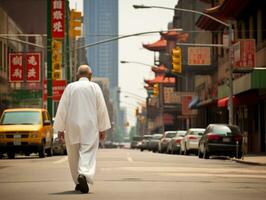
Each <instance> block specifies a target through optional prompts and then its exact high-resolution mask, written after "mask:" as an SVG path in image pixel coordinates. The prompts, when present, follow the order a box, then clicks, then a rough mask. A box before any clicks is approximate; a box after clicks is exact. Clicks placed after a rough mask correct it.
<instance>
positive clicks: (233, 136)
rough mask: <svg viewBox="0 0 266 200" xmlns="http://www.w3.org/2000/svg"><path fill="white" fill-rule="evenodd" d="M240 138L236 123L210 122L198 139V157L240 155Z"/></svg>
mask: <svg viewBox="0 0 266 200" xmlns="http://www.w3.org/2000/svg"><path fill="white" fill-rule="evenodd" d="M242 139H243V136H242V134H241V132H240V129H239V127H238V126H236V125H228V124H210V125H208V127H207V128H206V130H205V132H204V134H203V136H202V138H201V139H200V141H199V150H198V156H199V158H205V159H208V158H209V157H210V156H211V155H222V156H230V157H237V158H241V157H242V154H243V152H242Z"/></svg>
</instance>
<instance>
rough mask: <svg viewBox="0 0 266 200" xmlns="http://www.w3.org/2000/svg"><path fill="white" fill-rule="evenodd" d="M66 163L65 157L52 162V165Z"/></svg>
mask: <svg viewBox="0 0 266 200" xmlns="http://www.w3.org/2000/svg"><path fill="white" fill-rule="evenodd" d="M66 161H67V156H65V157H63V158H61V159H60V160H57V161H54V162H53V163H54V164H60V163H63V162H66Z"/></svg>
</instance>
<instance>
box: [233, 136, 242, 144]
mask: <svg viewBox="0 0 266 200" xmlns="http://www.w3.org/2000/svg"><path fill="white" fill-rule="evenodd" d="M234 139H235V141H238V142H242V135H235V136H234Z"/></svg>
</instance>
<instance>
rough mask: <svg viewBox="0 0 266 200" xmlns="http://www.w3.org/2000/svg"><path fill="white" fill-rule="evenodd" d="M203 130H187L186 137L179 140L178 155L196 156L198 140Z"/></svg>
mask: <svg viewBox="0 0 266 200" xmlns="http://www.w3.org/2000/svg"><path fill="white" fill-rule="evenodd" d="M204 131H205V129H204V128H190V129H188V130H187V133H186V135H185V136H184V138H183V139H182V140H181V143H180V144H181V148H180V154H181V155H183V154H185V155H189V154H190V153H195V154H197V152H198V146H199V140H200V138H201V137H202V135H203V133H204Z"/></svg>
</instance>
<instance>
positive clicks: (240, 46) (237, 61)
mask: <svg viewBox="0 0 266 200" xmlns="http://www.w3.org/2000/svg"><path fill="white" fill-rule="evenodd" d="M255 57H256V44H255V40H254V39H240V40H239V41H238V42H237V43H236V44H234V67H235V68H253V67H255V66H256V63H255Z"/></svg>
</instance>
